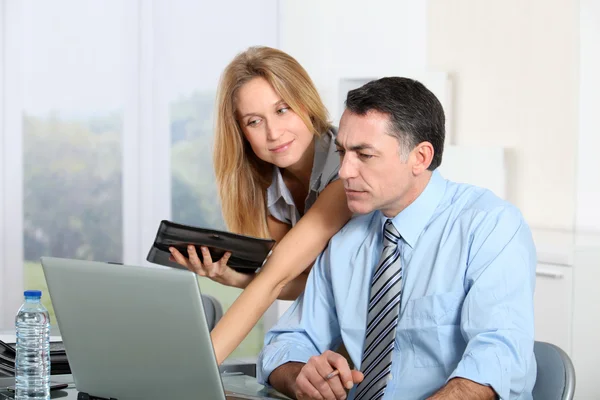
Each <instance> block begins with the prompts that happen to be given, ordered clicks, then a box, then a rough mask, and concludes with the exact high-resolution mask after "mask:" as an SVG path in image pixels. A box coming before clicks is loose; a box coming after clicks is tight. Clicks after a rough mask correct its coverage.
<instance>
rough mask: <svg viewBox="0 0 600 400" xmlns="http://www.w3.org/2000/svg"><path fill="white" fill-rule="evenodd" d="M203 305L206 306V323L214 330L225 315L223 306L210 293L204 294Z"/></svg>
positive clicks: (210, 329)
mask: <svg viewBox="0 0 600 400" xmlns="http://www.w3.org/2000/svg"><path fill="white" fill-rule="evenodd" d="M202 305H203V306H204V314H205V315H206V323H207V324H208V330H209V331H212V330H213V328H214V327H215V325H216V324H217V322H219V320H220V319H221V317H222V316H223V307H221V303H220V302H219V300H217V299H215V298H214V297H213V296H210V295H208V294H203V295H202Z"/></svg>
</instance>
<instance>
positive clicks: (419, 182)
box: [381, 171, 433, 218]
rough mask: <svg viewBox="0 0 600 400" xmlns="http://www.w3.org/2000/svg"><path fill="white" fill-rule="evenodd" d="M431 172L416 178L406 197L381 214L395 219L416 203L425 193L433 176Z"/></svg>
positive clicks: (383, 210)
mask: <svg viewBox="0 0 600 400" xmlns="http://www.w3.org/2000/svg"><path fill="white" fill-rule="evenodd" d="M432 174H433V173H432V172H431V171H425V172H423V173H422V174H421V175H419V176H418V177H417V178H415V180H414V182H413V185H412V186H411V187H410V188H409V189H408V190H407V191H406V193H405V195H404V196H403V197H402V199H400V200H399V201H398V202H397V203H395V204H393V205H392V206H391V207H389V208H386V209H382V210H381V212H382V213H383V215H385V216H386V217H388V218H394V217H395V216H396V215H398V214H400V213H401V212H402V211H404V210H405V209H406V208H407V207H408V206H410V205H411V204H412V203H414V201H415V200H417V199H418V198H419V196H420V195H421V194H422V193H423V192H424V191H425V188H426V187H427V185H428V184H429V181H430V180H431V176H432Z"/></svg>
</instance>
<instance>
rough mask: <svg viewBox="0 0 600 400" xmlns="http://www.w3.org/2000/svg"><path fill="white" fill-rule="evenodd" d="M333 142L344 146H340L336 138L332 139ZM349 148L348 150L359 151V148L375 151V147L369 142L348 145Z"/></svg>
mask: <svg viewBox="0 0 600 400" xmlns="http://www.w3.org/2000/svg"><path fill="white" fill-rule="evenodd" d="M334 143H335V145H336V146H337V147H341V148H344V146H342V145H341V144H340V142H338V140H337V139H335V140H334ZM349 150H350V151H361V150H373V151H376V150H377V149H376V148H375V147H373V146H371V145H370V144H367V143H359V144H355V145H352V146H350V148H349Z"/></svg>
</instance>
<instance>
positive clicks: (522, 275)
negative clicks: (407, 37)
mask: <svg viewBox="0 0 600 400" xmlns="http://www.w3.org/2000/svg"><path fill="white" fill-rule="evenodd" d="M336 145H337V148H338V151H339V153H340V157H341V167H340V171H339V176H340V178H341V179H342V180H343V182H344V187H345V189H346V195H347V201H348V206H349V208H350V210H352V211H353V212H354V213H357V214H362V215H360V216H356V217H354V218H353V219H352V220H351V221H350V222H348V224H346V226H345V227H344V228H342V230H340V232H339V233H338V234H337V235H335V236H334V237H333V238H332V239H331V241H330V243H329V246H328V248H327V249H326V250H325V251H324V252H323V254H321V256H320V257H319V258H318V259H317V261H316V262H315V265H314V267H313V269H312V271H311V274H310V276H309V278H308V282H307V285H306V289H305V292H304V294H303V296H301V297H300V298H299V299H298V300H297V301H296V302H295V303H294V304H293V305H292V306H291V307H290V309H289V310H288V311H287V313H286V314H285V315H284V316H283V317H282V318H281V320H280V321H279V322H278V324H277V325H276V326H275V327H274V328H273V329H271V331H270V332H269V333H268V334H267V337H266V338H265V348H264V349H263V351H262V353H261V355H260V357H259V362H258V379H259V381H260V382H261V383H263V384H270V385H272V386H273V387H275V388H276V389H278V390H279V391H281V392H283V393H286V394H288V395H290V396H295V397H297V398H310V399H345V398H346V396H347V395H348V396H349V397H350V398H353V399H356V400H362V399H368V400H371V399H381V398H383V399H424V398H429V399H461V400H469V399H495V398H498V397H499V398H500V399H503V400H507V399H531V391H532V388H533V385H534V382H535V376H536V364H535V358H534V355H533V341H534V338H533V291H534V285H535V264H536V259H535V247H534V244H533V240H532V237H531V233H530V230H529V228H528V226H527V224H526V223H525V221H524V220H523V217H522V215H521V214H520V212H519V211H518V210H517V209H516V208H515V207H514V206H512V205H510V204H509V203H507V202H505V201H503V200H501V199H499V198H498V197H496V196H495V195H494V194H492V193H491V192H490V191H488V190H485V189H481V188H477V187H474V186H470V185H465V184H457V183H453V182H450V181H447V180H445V179H444V178H442V176H441V175H440V174H439V172H437V171H436V168H437V167H438V166H439V165H440V163H441V160H442V152H443V145H444V113H443V109H442V106H441V104H440V103H439V101H438V100H437V99H436V98H435V96H434V95H433V94H432V93H431V92H430V91H429V90H427V89H426V88H425V87H424V86H423V85H422V84H420V83H419V82H416V81H413V80H410V79H404V78H383V79H380V80H377V81H373V82H370V83H368V84H366V85H364V86H363V87H361V88H359V89H356V90H353V91H351V92H350V93H348V98H347V100H346V110H345V112H344V114H343V116H342V119H341V122H340V129H339V133H338V136H337V138H336ZM342 341H343V343H344V344H345V346H346V349H347V350H348V353H349V355H350V357H351V360H352V362H353V363H354V365H355V366H356V367H357V368H358V369H360V371H361V372H359V371H354V370H352V371H351V370H350V368H349V366H348V363H347V361H346V360H345V359H344V358H343V357H342V356H340V355H339V354H337V353H334V352H332V351H331V349H335V348H337V347H338V346H339V344H340V343H341V342H342ZM345 389H351V390H350V392H349V394H347V392H346V390H345Z"/></svg>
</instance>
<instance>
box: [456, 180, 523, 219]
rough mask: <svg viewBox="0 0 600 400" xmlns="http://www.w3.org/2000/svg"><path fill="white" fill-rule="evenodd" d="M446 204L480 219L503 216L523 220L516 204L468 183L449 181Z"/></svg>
mask: <svg viewBox="0 0 600 400" xmlns="http://www.w3.org/2000/svg"><path fill="white" fill-rule="evenodd" d="M445 203H446V206H447V207H449V208H453V209H455V210H457V211H459V212H460V213H461V214H469V215H472V216H475V215H477V216H479V217H480V218H482V217H493V216H495V215H499V214H502V215H505V216H506V217H507V218H511V219H515V220H522V219H523V215H522V214H521V211H520V210H519V209H518V208H517V207H516V206H515V205H514V204H512V203H510V202H509V201H507V200H504V199H502V198H500V197H499V196H497V195H496V194H495V193H494V192H492V191H491V190H489V189H486V188H483V187H480V186H475V185H470V184H466V183H456V182H452V181H448V190H447V192H446V202H445Z"/></svg>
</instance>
